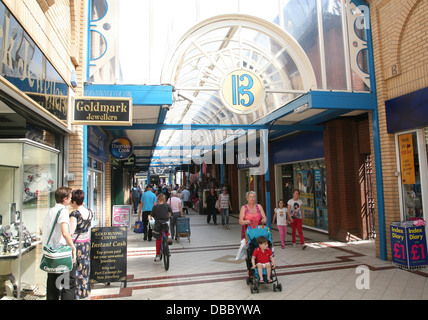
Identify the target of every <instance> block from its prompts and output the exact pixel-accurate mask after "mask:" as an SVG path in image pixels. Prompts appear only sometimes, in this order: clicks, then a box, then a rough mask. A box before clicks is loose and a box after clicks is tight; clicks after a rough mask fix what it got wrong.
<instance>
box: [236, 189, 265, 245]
mask: <svg viewBox="0 0 428 320" xmlns="http://www.w3.org/2000/svg"><path fill="white" fill-rule="evenodd" d="M246 197H247V204H246V205H243V206H242V207H241V211H240V212H239V224H241V225H242V229H241V239H244V238H245V231H246V230H247V227H248V226H258V225H261V224H265V223H266V222H267V219H266V214H265V212H264V210H263V208H262V206H261V205H259V204H257V203H256V199H257V195H256V193H255V192H254V191H249V192H247V195H246Z"/></svg>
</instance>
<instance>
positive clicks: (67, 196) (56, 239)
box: [42, 187, 76, 300]
mask: <svg viewBox="0 0 428 320" xmlns="http://www.w3.org/2000/svg"><path fill="white" fill-rule="evenodd" d="M71 192H72V189H71V188H68V187H60V188H58V189H57V190H56V191H55V201H56V204H55V206H54V207H53V208H51V209H49V212H48V214H47V215H46V217H45V219H44V221H43V228H42V232H43V236H42V243H43V246H45V245H46V244H47V241H48V238H49V234H50V232H51V230H52V229H53V232H52V236H51V238H50V241H49V244H50V245H51V247H52V248H53V249H55V248H57V247H59V246H62V245H69V246H70V247H71V248H72V250H73V263H74V262H75V261H76V248H75V246H74V244H73V239H72V238H71V235H70V218H69V216H68V209H67V207H68V205H69V204H70V201H71ZM58 212H59V217H58V221H57V222H56V225H55V226H54V223H55V219H56V216H57V214H58ZM68 274H70V272H68ZM60 279H64V281H66V280H67V279H69V276H67V275H65V274H63V273H50V272H49V273H48V278H47V282H46V299H47V300H59V299H60V298H61V300H73V299H74V291H72V290H70V289H68V288H69V284H68V283H67V284H65V283H64V284H63V289H62V291H61V292H60V289H59V288H60V285H61V283H57V282H59V280H60ZM57 280H58V281H57Z"/></svg>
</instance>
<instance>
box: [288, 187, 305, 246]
mask: <svg viewBox="0 0 428 320" xmlns="http://www.w3.org/2000/svg"><path fill="white" fill-rule="evenodd" d="M299 197H300V191H299V190H298V189H295V190H294V191H293V198H292V199H290V200H288V202H287V204H288V214H289V219H290V222H291V237H292V240H293V247H295V246H296V231H298V232H299V238H300V245H301V247H302V250H303V249H306V244H305V239H304V238H303V220H302V200H300V199H299Z"/></svg>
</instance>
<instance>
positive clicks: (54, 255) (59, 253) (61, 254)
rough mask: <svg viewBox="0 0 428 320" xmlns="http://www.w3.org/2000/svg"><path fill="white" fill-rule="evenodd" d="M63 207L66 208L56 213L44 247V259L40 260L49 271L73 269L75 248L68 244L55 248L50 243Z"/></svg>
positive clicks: (44, 269)
mask: <svg viewBox="0 0 428 320" xmlns="http://www.w3.org/2000/svg"><path fill="white" fill-rule="evenodd" d="M63 209H64V208H61V209H60V210H59V211H58V213H57V214H56V217H55V221H54V223H53V225H52V229H51V232H50V234H49V238H48V241H47V242H46V245H45V246H43V249H42V260H41V261H40V269H42V270H43V271H46V272H49V273H65V272H69V271H71V270H72V269H73V249H71V247H70V246H68V245H62V246H58V247H56V248H55V249H53V248H52V247H51V245H50V244H49V241H50V240H51V237H52V233H53V231H54V229H55V226H56V223H57V222H58V217H59V214H60V213H61V211H62V210H63Z"/></svg>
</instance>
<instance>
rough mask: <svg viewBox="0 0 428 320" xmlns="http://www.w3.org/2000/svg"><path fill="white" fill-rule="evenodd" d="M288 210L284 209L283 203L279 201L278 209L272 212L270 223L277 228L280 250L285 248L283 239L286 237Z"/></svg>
mask: <svg viewBox="0 0 428 320" xmlns="http://www.w3.org/2000/svg"><path fill="white" fill-rule="evenodd" d="M287 211H288V209H287V208H286V207H284V201H283V200H282V199H281V200H279V201H278V207H277V208H275V210H274V212H275V213H274V215H273V219H272V223H275V220H276V225H277V227H278V231H279V237H280V239H281V248H282V249H284V248H285V237H286V236H287V224H288V220H289V219H288V214H287Z"/></svg>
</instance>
